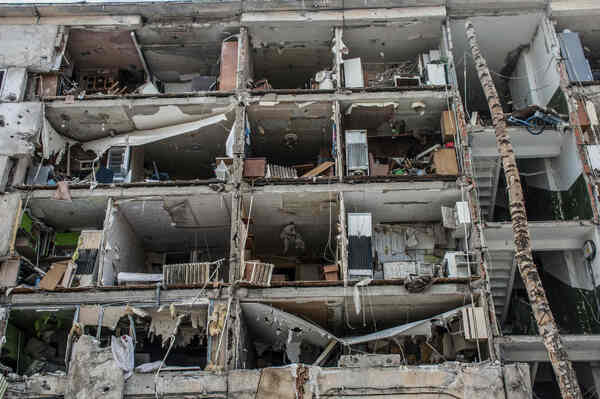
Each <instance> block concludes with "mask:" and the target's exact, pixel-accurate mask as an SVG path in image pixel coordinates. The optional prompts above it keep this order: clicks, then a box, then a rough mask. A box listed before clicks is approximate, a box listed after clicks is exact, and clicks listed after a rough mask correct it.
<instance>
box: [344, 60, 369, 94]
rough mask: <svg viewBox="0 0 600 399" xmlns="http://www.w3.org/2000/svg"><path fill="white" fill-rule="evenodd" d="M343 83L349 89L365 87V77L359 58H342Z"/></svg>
mask: <svg viewBox="0 0 600 399" xmlns="http://www.w3.org/2000/svg"><path fill="white" fill-rule="evenodd" d="M343 65H344V83H345V87H348V88H350V89H360V88H363V87H365V79H364V75H363V68H362V63H361V61H360V58H350V59H348V60H344V64H343Z"/></svg>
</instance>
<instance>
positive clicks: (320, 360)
mask: <svg viewBox="0 0 600 399" xmlns="http://www.w3.org/2000/svg"><path fill="white" fill-rule="evenodd" d="M336 345H337V341H336V340H335V339H332V340H331V341H329V343H328V344H327V346H326V347H325V350H323V352H322V353H321V354H320V355H319V357H318V358H317V360H315V362H314V363H313V366H321V365H323V363H325V361H326V360H327V358H328V357H329V355H330V354H331V351H332V350H333V348H335V346H336Z"/></svg>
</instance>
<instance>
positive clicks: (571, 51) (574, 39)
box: [558, 31, 594, 82]
mask: <svg viewBox="0 0 600 399" xmlns="http://www.w3.org/2000/svg"><path fill="white" fill-rule="evenodd" d="M558 38H559V41H560V50H561V52H562V56H563V57H564V58H565V61H566V64H567V74H568V75H569V80H570V81H572V82H591V81H593V80H594V75H593V74H592V68H591V67H590V63H589V61H588V60H587V58H585V53H584V52H583V45H582V44H581V39H580V38H579V34H578V33H577V32H569V31H564V32H561V33H559V34H558Z"/></svg>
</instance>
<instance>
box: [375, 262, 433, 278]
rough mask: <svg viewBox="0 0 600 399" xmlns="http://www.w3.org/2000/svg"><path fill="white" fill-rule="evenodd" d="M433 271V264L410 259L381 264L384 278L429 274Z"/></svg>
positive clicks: (431, 274)
mask: <svg viewBox="0 0 600 399" xmlns="http://www.w3.org/2000/svg"><path fill="white" fill-rule="evenodd" d="M434 273H435V268H434V265H433V264H431V263H421V262H412V261H402V262H385V263H384V264H383V278H384V279H385V280H390V279H395V278H407V277H408V276H419V277H421V276H430V277H433V275H434Z"/></svg>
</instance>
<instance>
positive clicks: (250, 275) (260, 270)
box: [241, 261, 274, 287]
mask: <svg viewBox="0 0 600 399" xmlns="http://www.w3.org/2000/svg"><path fill="white" fill-rule="evenodd" d="M273 268H274V266H273V265H272V264H270V263H262V262H257V261H245V262H244V264H243V265H242V271H241V275H242V280H241V281H242V282H246V283H249V284H253V285H258V286H263V287H268V286H270V285H271V276H272V274H273Z"/></svg>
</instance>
